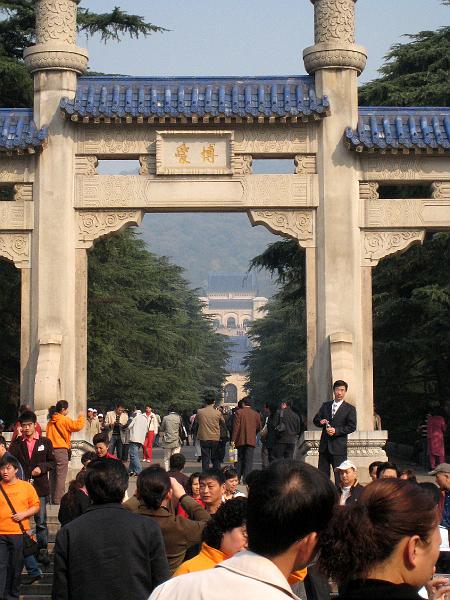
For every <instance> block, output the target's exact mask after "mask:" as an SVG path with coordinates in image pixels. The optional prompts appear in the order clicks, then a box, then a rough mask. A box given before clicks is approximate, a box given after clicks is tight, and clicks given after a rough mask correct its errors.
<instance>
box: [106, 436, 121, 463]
mask: <svg viewBox="0 0 450 600" xmlns="http://www.w3.org/2000/svg"><path fill="white" fill-rule="evenodd" d="M122 445H123V444H122V440H121V439H120V435H112V436H111V440H110V442H109V448H108V451H109V452H110V453H111V454H114V450H115V451H116V455H117V458H118V459H119V460H122Z"/></svg>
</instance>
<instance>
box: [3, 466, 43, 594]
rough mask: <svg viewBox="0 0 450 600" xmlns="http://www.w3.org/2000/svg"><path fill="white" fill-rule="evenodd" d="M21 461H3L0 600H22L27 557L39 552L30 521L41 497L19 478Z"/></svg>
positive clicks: (37, 508)
mask: <svg viewBox="0 0 450 600" xmlns="http://www.w3.org/2000/svg"><path fill="white" fill-rule="evenodd" d="M18 470H19V462H18V460H17V459H16V458H15V457H14V456H11V455H5V456H3V458H2V459H1V460H0V478H1V483H0V598H8V599H13V598H19V591H20V574H21V572H22V567H23V559H24V555H26V556H29V555H30V554H33V553H35V552H37V543H36V542H35V541H34V540H33V539H32V538H31V537H30V536H29V535H28V533H27V532H28V530H29V528H30V521H29V519H30V517H32V516H33V515H35V514H36V513H38V512H39V507H40V503H39V497H38V495H37V493H36V490H35V489H34V487H33V486H32V485H31V483H28V482H27V481H22V480H20V479H19V478H18V477H17V472H18Z"/></svg>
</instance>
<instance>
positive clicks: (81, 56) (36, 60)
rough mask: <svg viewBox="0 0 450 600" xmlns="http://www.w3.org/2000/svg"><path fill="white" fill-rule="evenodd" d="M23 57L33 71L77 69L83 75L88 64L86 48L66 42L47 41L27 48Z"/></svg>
mask: <svg viewBox="0 0 450 600" xmlns="http://www.w3.org/2000/svg"><path fill="white" fill-rule="evenodd" d="M23 58H24V61H25V64H26V66H27V68H28V70H29V71H30V72H31V73H34V72H36V71H75V72H76V73H79V74H80V75H82V74H83V73H84V72H85V71H86V69H87V64H88V52H87V50H84V48H78V47H77V46H75V45H72V44H67V43H64V42H47V43H45V44H37V45H36V46H31V47H30V48H26V50H24V53H23Z"/></svg>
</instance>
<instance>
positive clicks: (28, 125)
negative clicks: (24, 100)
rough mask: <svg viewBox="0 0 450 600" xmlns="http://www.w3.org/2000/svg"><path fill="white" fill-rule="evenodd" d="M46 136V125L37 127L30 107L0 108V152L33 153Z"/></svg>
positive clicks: (42, 143)
mask: <svg viewBox="0 0 450 600" xmlns="http://www.w3.org/2000/svg"><path fill="white" fill-rule="evenodd" d="M47 136H48V128H47V127H42V128H41V129H39V130H38V129H37V127H36V125H35V123H34V121H33V110H32V109H31V108H0V152H6V153H8V154H12V153H18V154H22V153H24V152H28V153H34V152H35V151H36V149H37V148H40V147H42V146H43V145H44V144H45V142H46V140H47Z"/></svg>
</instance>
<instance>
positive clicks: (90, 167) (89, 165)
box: [75, 155, 98, 175]
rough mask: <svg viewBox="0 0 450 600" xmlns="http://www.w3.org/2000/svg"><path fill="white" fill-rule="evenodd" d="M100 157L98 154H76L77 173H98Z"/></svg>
mask: <svg viewBox="0 0 450 600" xmlns="http://www.w3.org/2000/svg"><path fill="white" fill-rule="evenodd" d="M97 167H98V159H97V157H96V156H92V155H91V156H75V174H76V175H97Z"/></svg>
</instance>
